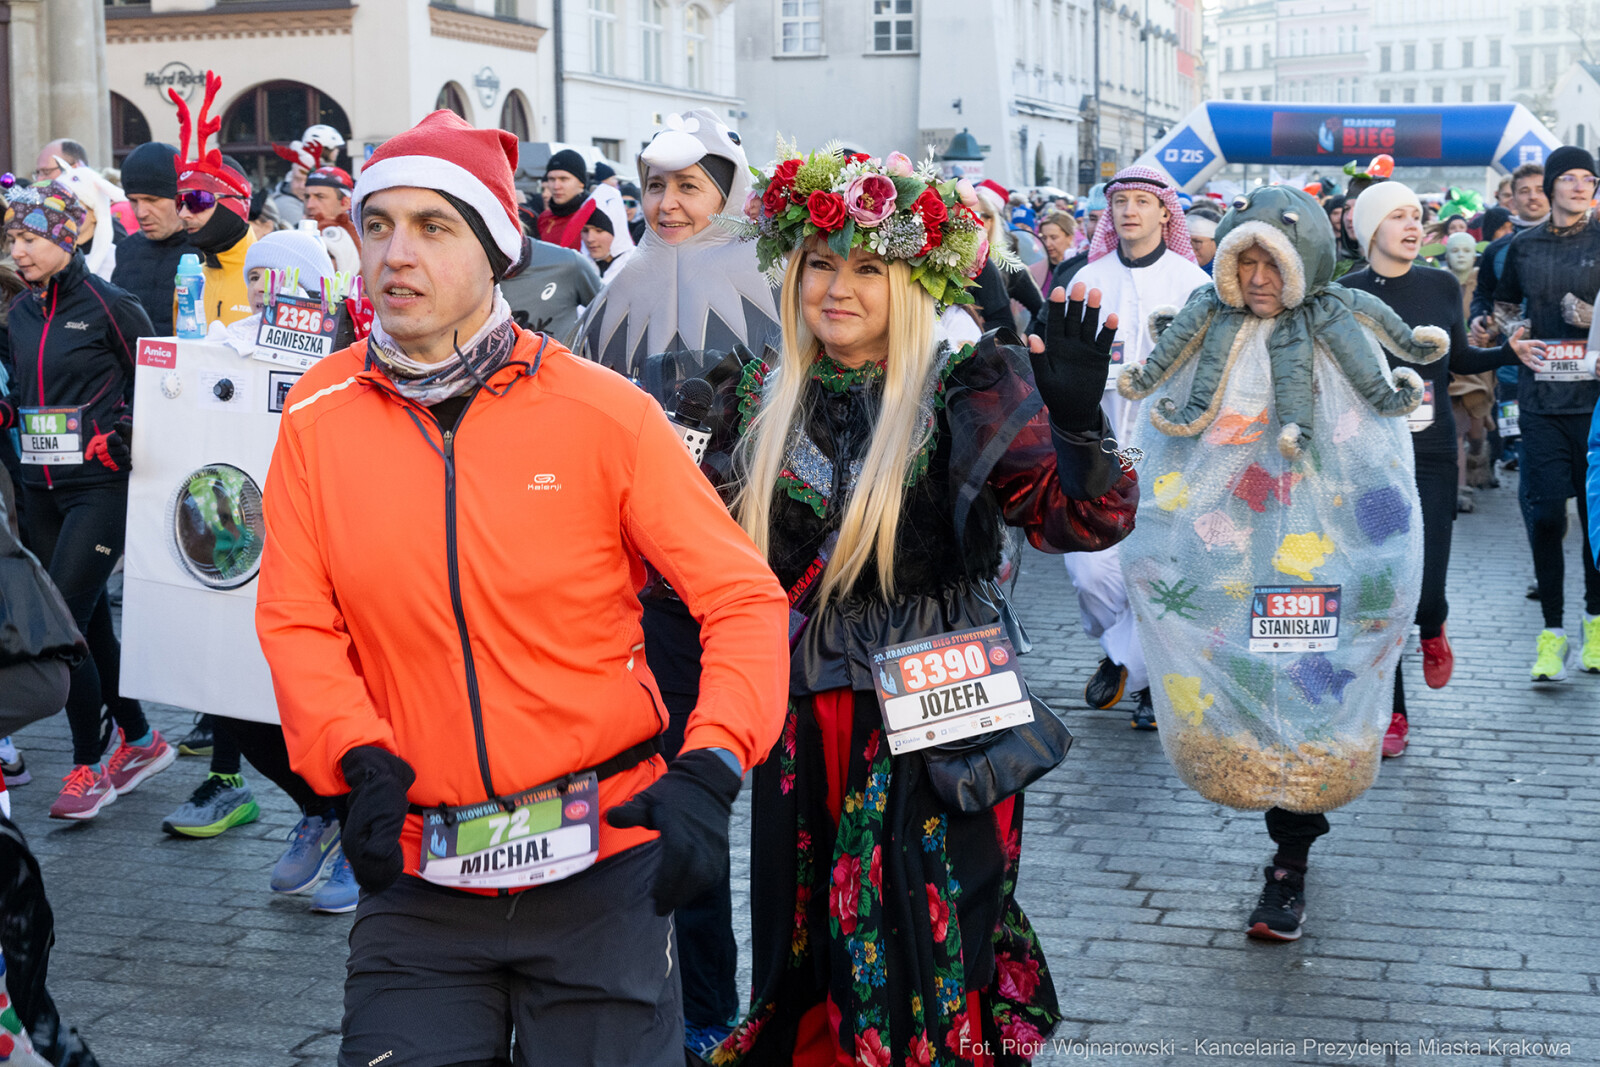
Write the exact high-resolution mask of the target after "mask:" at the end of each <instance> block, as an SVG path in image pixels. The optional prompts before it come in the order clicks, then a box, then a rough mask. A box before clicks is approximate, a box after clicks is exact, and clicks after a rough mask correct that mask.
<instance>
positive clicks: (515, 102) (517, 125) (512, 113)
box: [500, 90, 533, 141]
mask: <svg viewBox="0 0 1600 1067" xmlns="http://www.w3.org/2000/svg"><path fill="white" fill-rule="evenodd" d="M500 128H501V129H502V130H505V131H506V132H507V133H509V134H511V135H512V136H514V137H515V138H516V139H517V140H519V141H531V140H533V123H532V122H531V121H529V119H528V105H527V103H525V102H524V101H523V99H522V94H521V93H519V92H517V91H516V90H512V91H511V92H509V93H507V94H506V102H505V104H504V105H503V106H502V107H501V108H500Z"/></svg>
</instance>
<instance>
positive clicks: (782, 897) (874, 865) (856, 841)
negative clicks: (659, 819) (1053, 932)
mask: <svg viewBox="0 0 1600 1067" xmlns="http://www.w3.org/2000/svg"><path fill="white" fill-rule="evenodd" d="M881 735H882V720H881V718H880V716H879V713H878V705H877V700H876V698H875V697H874V696H873V694H872V693H870V692H852V691H850V690H834V691H831V692H827V693H822V694H818V695H816V696H812V697H796V698H793V699H791V701H790V704H789V712H788V716H787V719H786V720H785V723H784V730H783V737H782V740H781V741H780V742H779V743H778V746H777V747H776V748H775V749H774V750H773V752H772V755H771V756H770V757H769V758H768V759H767V761H766V762H765V763H763V764H762V765H761V766H759V767H758V768H756V771H755V775H754V779H753V794H752V804H753V807H752V827H751V894H750V898H751V912H752V921H753V924H754V931H753V939H752V947H753V952H754V961H753V962H754V973H755V980H754V991H753V994H752V997H751V1006H750V1011H749V1014H748V1015H747V1016H746V1017H745V1018H744V1020H743V1021H741V1022H740V1024H739V1026H738V1027H737V1028H736V1029H735V1030H734V1032H733V1034H732V1035H731V1036H730V1037H729V1038H728V1039H727V1041H725V1042H724V1043H723V1044H722V1045H721V1046H720V1047H719V1048H717V1049H716V1050H714V1051H713V1052H712V1053H711V1054H710V1055H709V1056H708V1057H707V1059H708V1062H709V1063H711V1064H713V1065H716V1067H723V1065H733V1064H738V1065H749V1067H758V1065H768V1064H770V1065H778V1064H784V1065H788V1064H797V1065H800V1067H833V1065H834V1064H860V1065H865V1067H934V1065H939V1067H956V1065H967V1064H970V1065H973V1067H989V1065H994V1067H1014V1065H1019V1064H1025V1063H1028V1062H1030V1061H1031V1060H1032V1058H1033V1055H1034V1054H1035V1053H1036V1052H1037V1051H1038V1050H1039V1047H1040V1046H1041V1045H1042V1044H1043V1042H1044V1039H1045V1038H1046V1037H1047V1036H1048V1035H1049V1033H1050V1032H1051V1030H1052V1029H1054V1027H1055V1025H1056V1023H1057V1022H1058V1021H1059V1020H1060V1011H1059V1008H1058V1006H1057V1003H1056V995H1055V987H1054V985H1053V983H1052V982H1051V979H1050V972H1049V969H1048V967H1047V966H1046V964H1045V959H1044V954H1043V952H1042V951H1041V949H1040V946H1039V940H1038V938H1037V937H1036V936H1035V935H1034V932H1033V930H1032V928H1031V927H1030V926H1029V925H1028V921H1027V918H1026V917H1025V916H1024V915H1023V914H1022V910H1021V908H1019V907H1018V906H1017V902H1016V899H1015V897H1014V895H1013V894H1014V890H1015V887H1016V878H1017V864H1018V858H1019V856H1020V853H1021V832H1022V797H1021V796H1018V797H1015V798H1014V799H1012V800H1009V801H1007V802H1005V803H1003V804H1001V805H999V806H997V807H996V808H994V809H993V810H991V811H987V812H982V813H979V814H976V815H966V814H962V813H959V812H947V811H946V810H944V808H943V806H942V805H941V804H940V802H939V801H938V799H937V797H936V796H935V795H934V793H933V791H932V789H931V788H930V786H929V784H928V781H927V778H926V773H925V770H924V764H923V760H922V757H921V755H919V754H917V753H910V754H908V755H905V756H891V755H890V754H889V751H888V747H887V746H886V745H884V744H883V742H882V736H881Z"/></svg>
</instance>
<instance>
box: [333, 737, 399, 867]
mask: <svg viewBox="0 0 1600 1067" xmlns="http://www.w3.org/2000/svg"><path fill="white" fill-rule="evenodd" d="M339 767H340V768H341V769H342V770H343V771H344V780H345V781H346V782H347V783H348V784H349V786H350V811H349V813H348V814H347V815H346V816H345V820H344V826H343V828H342V837H341V842H342V844H343V847H344V855H345V858H346V859H347V860H349V861H350V870H351V872H352V873H354V874H355V876H356V881H357V882H359V883H361V888H363V889H365V890H366V891H367V892H369V893H381V892H383V891H384V890H385V889H388V888H389V887H390V886H391V885H393V884H394V881H395V879H396V878H399V877H400V872H401V871H402V870H404V869H405V857H404V855H403V854H402V853H401V851H400V831H401V830H402V829H404V828H405V824H406V808H407V803H408V802H407V800H406V790H408V789H410V788H411V783H412V782H415V781H416V780H417V772H416V771H414V770H412V769H411V764H409V763H407V762H406V761H405V760H403V759H401V758H400V757H399V756H396V755H395V754H394V753H393V752H390V751H389V750H388V749H383V748H378V747H377V746H376V745H358V746H357V747H355V748H352V749H351V750H350V751H349V752H346V753H345V754H344V758H343V759H341V760H340V761H339Z"/></svg>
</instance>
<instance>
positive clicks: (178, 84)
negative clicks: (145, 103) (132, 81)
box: [144, 60, 206, 100]
mask: <svg viewBox="0 0 1600 1067" xmlns="http://www.w3.org/2000/svg"><path fill="white" fill-rule="evenodd" d="M205 83H206V72H205V71H203V70H200V71H197V70H195V69H194V68H193V67H191V66H189V64H187V63H180V62H178V61H177V60H173V61H172V62H171V63H168V64H167V65H166V66H164V67H162V68H161V69H160V70H150V71H146V72H145V75H144V84H145V87H146V88H148V89H154V90H155V91H156V95H157V96H159V97H161V98H162V99H163V100H165V99H166V98H167V90H168V89H176V90H177V91H178V95H179V96H181V97H183V98H184V99H185V100H187V99H189V96H190V94H192V93H193V92H194V88H195V86H197V85H204V84H205Z"/></svg>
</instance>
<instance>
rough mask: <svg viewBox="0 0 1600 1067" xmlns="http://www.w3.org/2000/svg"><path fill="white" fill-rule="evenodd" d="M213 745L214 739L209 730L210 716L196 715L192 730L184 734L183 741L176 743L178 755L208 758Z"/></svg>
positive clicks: (214, 743)
mask: <svg viewBox="0 0 1600 1067" xmlns="http://www.w3.org/2000/svg"><path fill="white" fill-rule="evenodd" d="M215 745H216V738H215V735H214V734H213V733H212V730H211V716H209V715H196V716H195V720H194V729H193V730H190V731H189V732H188V733H186V734H184V735H183V740H181V741H179V742H178V755H180V756H209V755H211V750H212V748H213V747H215Z"/></svg>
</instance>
